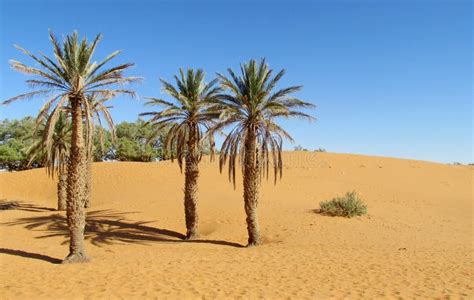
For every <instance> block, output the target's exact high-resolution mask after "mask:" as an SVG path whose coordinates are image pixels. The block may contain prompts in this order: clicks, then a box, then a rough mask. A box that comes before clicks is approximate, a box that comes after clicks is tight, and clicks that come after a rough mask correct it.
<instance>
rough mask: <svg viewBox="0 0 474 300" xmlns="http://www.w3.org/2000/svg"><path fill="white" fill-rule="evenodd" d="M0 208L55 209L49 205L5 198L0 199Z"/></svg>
mask: <svg viewBox="0 0 474 300" xmlns="http://www.w3.org/2000/svg"><path fill="white" fill-rule="evenodd" d="M0 210H24V211H31V212H45V211H56V209H54V208H50V207H44V206H38V205H34V204H29V203H23V202H21V201H13V200H12V201H9V200H7V199H0Z"/></svg>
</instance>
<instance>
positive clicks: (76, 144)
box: [63, 98, 89, 263]
mask: <svg viewBox="0 0 474 300" xmlns="http://www.w3.org/2000/svg"><path fill="white" fill-rule="evenodd" d="M80 100H81V99H79V98H72V99H70V101H71V106H72V137H71V153H70V161H69V165H68V181H67V197H68V199H67V210H66V211H67V213H66V215H67V224H68V227H69V232H70V239H69V255H68V256H67V257H66V258H65V259H64V261H63V263H76V262H87V261H89V258H88V257H87V255H86V253H85V250H84V229H85V226H86V212H85V209H84V198H85V195H84V187H85V181H84V180H85V178H84V176H85V171H86V163H85V158H84V156H85V155H86V152H85V145H84V136H83V132H82V130H83V129H82V127H83V124H82V109H81V103H80Z"/></svg>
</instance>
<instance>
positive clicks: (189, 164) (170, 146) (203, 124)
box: [141, 69, 221, 239]
mask: <svg viewBox="0 0 474 300" xmlns="http://www.w3.org/2000/svg"><path fill="white" fill-rule="evenodd" d="M179 73H180V77H178V76H176V75H175V76H174V78H175V81H176V85H177V88H175V87H174V86H173V85H172V84H170V83H168V82H166V81H164V80H162V79H161V82H162V84H163V90H164V91H165V92H166V93H167V94H168V95H170V96H171V97H172V98H174V101H173V102H168V101H165V100H163V99H158V98H148V99H149V101H148V102H147V105H160V106H163V107H164V109H163V110H161V111H157V112H156V111H155V112H147V113H142V114H141V115H142V116H151V119H150V120H149V122H150V123H152V124H154V126H155V127H156V130H157V132H158V131H159V130H160V129H162V128H164V127H168V128H169V130H168V132H167V134H166V136H165V140H164V146H163V147H164V151H165V155H166V156H170V155H171V158H172V159H174V155H175V154H176V157H177V160H178V165H179V168H180V170H181V171H182V164H183V158H184V160H185V163H186V169H185V180H184V181H185V183H184V212H185V216H186V238H187V239H193V238H196V237H198V235H199V234H198V214H197V201H198V199H197V191H198V186H197V181H198V177H199V161H200V160H201V156H202V151H203V143H205V141H206V140H207V141H210V143H211V144H213V143H214V142H213V138H212V136H205V135H204V134H203V132H204V129H208V128H210V127H211V126H213V125H214V121H215V120H216V118H217V117H218V116H219V114H218V113H217V112H216V111H213V110H212V108H211V107H210V103H211V102H214V101H216V97H217V95H218V93H219V92H220V91H221V89H220V88H219V87H216V86H215V84H216V83H217V79H215V80H213V81H211V82H209V83H207V84H206V83H205V75H204V72H203V71H202V70H201V69H199V70H197V71H194V70H193V69H188V70H187V71H186V74H185V72H184V71H183V70H182V69H180V70H179Z"/></svg>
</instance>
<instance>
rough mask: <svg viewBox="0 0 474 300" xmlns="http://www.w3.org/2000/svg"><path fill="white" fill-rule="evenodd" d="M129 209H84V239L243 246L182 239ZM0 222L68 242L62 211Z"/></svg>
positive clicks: (23, 206) (28, 207)
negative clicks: (129, 217) (134, 218)
mask: <svg viewBox="0 0 474 300" xmlns="http://www.w3.org/2000/svg"><path fill="white" fill-rule="evenodd" d="M18 205H19V208H15V209H22V210H28V211H37V212H45V211H50V210H53V209H50V208H44V207H35V206H34V205H30V204H18ZM130 213H131V212H116V211H113V210H95V211H89V212H88V213H87V222H86V223H87V225H86V230H85V239H86V240H88V241H90V242H91V243H92V244H93V245H95V246H99V247H101V246H103V245H110V244H113V243H117V242H118V243H135V244H137V243H138V244H148V243H151V242H166V243H203V244H214V245H220V246H229V247H237V248H243V247H244V246H243V245H241V244H238V243H233V242H227V241H221V240H206V239H197V240H190V241H187V240H184V238H185V236H184V235H183V234H181V233H179V232H176V231H172V230H168V229H161V228H156V227H151V226H147V225H146V224H149V223H152V221H148V222H146V221H137V222H133V221H130V220H127V218H126V215H128V214H130ZM2 225H7V226H24V227H25V228H26V229H28V230H35V231H40V232H44V233H45V234H44V235H41V236H38V237H36V238H39V239H43V238H50V237H58V236H62V237H64V238H65V240H64V241H63V244H67V243H68V237H69V231H68V228H67V222H66V218H65V216H64V213H59V212H57V213H54V214H48V215H41V216H33V217H26V218H19V219H17V220H15V221H11V222H7V223H3V224H2ZM12 251H15V250H12ZM20 252H21V251H20ZM25 253H26V252H25ZM33 255H39V254H33ZM40 256H41V255H40Z"/></svg>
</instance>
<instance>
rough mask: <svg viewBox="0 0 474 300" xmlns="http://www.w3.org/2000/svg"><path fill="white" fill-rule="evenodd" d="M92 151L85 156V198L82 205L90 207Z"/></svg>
mask: <svg viewBox="0 0 474 300" xmlns="http://www.w3.org/2000/svg"><path fill="white" fill-rule="evenodd" d="M92 157H93V156H92V153H90V154H89V155H88V157H87V161H86V164H87V167H86V171H87V175H86V186H85V189H86V190H85V196H86V198H85V200H84V207H85V208H90V207H91V196H92Z"/></svg>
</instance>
